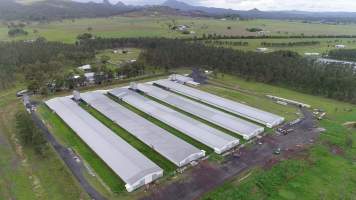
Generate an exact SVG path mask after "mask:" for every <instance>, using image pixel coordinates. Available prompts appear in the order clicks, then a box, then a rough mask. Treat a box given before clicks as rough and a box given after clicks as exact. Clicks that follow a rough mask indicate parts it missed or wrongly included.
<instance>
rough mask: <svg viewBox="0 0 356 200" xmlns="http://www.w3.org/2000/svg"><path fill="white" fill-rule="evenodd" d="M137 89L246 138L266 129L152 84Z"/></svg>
mask: <svg viewBox="0 0 356 200" xmlns="http://www.w3.org/2000/svg"><path fill="white" fill-rule="evenodd" d="M137 89H138V90H140V91H141V92H144V93H145V94H147V95H149V96H151V97H153V98H156V99H158V100H160V101H163V102H165V103H167V104H169V105H172V106H174V107H176V108H179V109H181V110H183V111H185V112H187V113H190V114H192V115H195V116H198V117H200V118H202V119H204V120H207V121H209V122H211V123H213V124H216V125H218V126H220V127H223V128H225V129H227V130H230V131H232V132H234V133H237V134H239V135H241V136H242V137H243V138H244V139H246V140H249V139H251V138H253V137H255V136H257V135H258V134H260V133H262V132H263V131H264V128H263V127H261V126H258V125H256V124H253V123H251V122H248V121H246V120H242V119H240V118H238V117H235V116H232V115H229V114H227V113H225V112H222V111H220V110H217V109H214V108H212V107H210V106H206V105H204V104H201V103H199V102H196V101H193V100H190V99H187V98H185V97H182V96H180V95H177V94H174V93H172V92H169V91H167V90H164V89H161V88H159V87H156V86H153V85H151V84H138V85H137Z"/></svg>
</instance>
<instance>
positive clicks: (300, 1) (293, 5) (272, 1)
mask: <svg viewBox="0 0 356 200" xmlns="http://www.w3.org/2000/svg"><path fill="white" fill-rule="evenodd" d="M80 1H89V0H80ZM93 1H96V2H98V1H101V0H93ZM110 1H111V2H113V3H115V2H117V1H118V0H110ZM121 1H122V2H124V3H125V4H133V5H145V4H160V3H162V2H163V1H164V0H121ZM180 1H183V2H186V3H189V4H191V5H200V6H209V7H218V8H232V9H238V10H249V9H253V8H258V9H260V10H303V11H349V12H356V0H180Z"/></svg>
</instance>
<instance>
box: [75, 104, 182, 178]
mask: <svg viewBox="0 0 356 200" xmlns="http://www.w3.org/2000/svg"><path fill="white" fill-rule="evenodd" d="M80 106H81V107H82V108H83V109H85V110H86V111H87V112H88V113H90V114H91V115H93V116H94V117H95V118H96V119H98V120H99V121H100V122H102V123H103V124H104V125H106V126H107V127H108V128H110V129H111V130H112V131H113V132H114V133H116V134H117V135H118V136H119V137H121V138H122V139H124V140H125V141H126V142H127V143H129V144H130V145H131V146H133V147H134V148H135V149H137V150H138V151H139V152H141V153H142V154H143V155H145V156H146V157H147V158H149V159H150V160H152V161H153V162H154V163H156V164H158V165H159V166H160V167H161V168H162V169H163V170H164V172H165V173H168V174H169V173H172V172H174V170H175V169H176V166H175V165H174V164H173V163H172V162H170V161H169V160H167V159H166V158H164V157H163V156H162V155H160V154H159V153H158V152H156V151H154V150H153V149H152V148H150V147H149V146H148V145H146V144H145V143H143V142H141V141H140V140H139V139H137V138H136V137H135V136H133V135H131V134H130V133H129V132H127V131H126V130H125V129H123V128H121V127H120V126H118V125H117V124H116V123H115V122H113V121H111V120H110V119H109V118H107V117H106V116H104V115H103V114H101V113H100V112H99V111H97V110H95V109H94V108H93V107H90V106H88V105H86V104H85V103H81V104H80Z"/></svg>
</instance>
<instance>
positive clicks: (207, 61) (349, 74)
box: [0, 37, 356, 103]
mask: <svg viewBox="0 0 356 200" xmlns="http://www.w3.org/2000/svg"><path fill="white" fill-rule="evenodd" d="M79 38H82V37H79ZM120 47H136V48H141V49H143V52H142V53H141V55H140V58H139V63H140V64H139V65H137V66H136V65H135V66H126V67H124V68H123V69H125V70H128V71H130V67H132V68H136V69H137V70H139V71H143V70H144V69H145V67H144V65H148V66H156V67H159V68H161V69H164V70H166V71H169V70H174V69H176V68H179V67H191V68H193V67H194V68H196V67H200V68H203V69H209V70H214V71H216V72H223V73H229V74H232V75H237V76H240V77H242V78H244V79H246V80H250V81H258V82H263V83H268V84H274V85H280V86H283V87H288V88H291V89H295V90H298V91H303V92H306V93H310V94H314V95H321V96H326V97H329V98H334V99H338V100H343V101H348V102H352V103H356V73H355V69H354V68H352V67H349V66H343V65H337V64H335V65H322V64H320V63H317V62H314V61H313V60H310V59H305V58H303V57H302V56H300V55H298V54H297V53H294V52H290V51H277V52H273V53H266V54H259V53H254V52H243V51H238V50H232V49H227V48H217V47H209V46H206V45H203V44H201V43H200V42H198V41H197V42H192V41H191V42H186V41H183V40H178V39H163V38H131V39H130V38H122V39H110V38H107V39H104V38H94V39H92V38H90V37H86V38H84V39H81V40H80V41H78V42H77V43H76V44H75V45H70V44H62V43H55V42H46V41H45V40H43V39H42V40H39V41H36V42H33V43H26V42H11V43H2V44H0V52H1V53H0V74H1V75H2V76H3V77H1V79H0V80H1V81H0V83H1V85H2V86H3V87H5V86H6V85H7V84H9V83H10V82H11V81H12V80H13V78H12V75H13V74H14V73H15V72H17V73H21V74H24V76H25V78H26V80H27V83H28V84H29V86H31V85H32V87H33V88H39V86H38V84H46V83H48V82H49V81H51V79H58V76H62V79H63V74H62V73H61V70H62V69H65V68H66V67H68V66H75V65H79V64H84V63H85V62H86V61H88V60H90V59H94V57H95V52H96V51H98V50H104V49H115V48H120ZM1 71H2V72H1ZM130 73H131V74H137V73H136V72H134V73H132V72H130ZM3 78H4V79H3ZM38 79H40V80H42V81H40V82H39V81H38ZM4 80H8V81H4ZM33 80H36V81H34V82H32V81H33ZM36 84H37V85H36ZM1 85H0V86H1Z"/></svg>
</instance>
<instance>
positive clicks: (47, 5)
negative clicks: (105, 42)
mask: <svg viewBox="0 0 356 200" xmlns="http://www.w3.org/2000/svg"><path fill="white" fill-rule="evenodd" d="M0 4H1V6H0V19H5V20H57V19H68V18H83V17H90V18H93V17H109V16H113V15H119V14H123V13H126V12H131V11H136V10H137V9H138V8H136V7H134V6H126V5H125V4H123V3H118V4H116V5H111V4H110V2H109V1H104V2H103V3H92V2H89V3H80V2H74V1H69V0H43V1H34V2H32V3H28V4H23V3H18V2H16V1H13V0H1V3H0Z"/></svg>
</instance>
